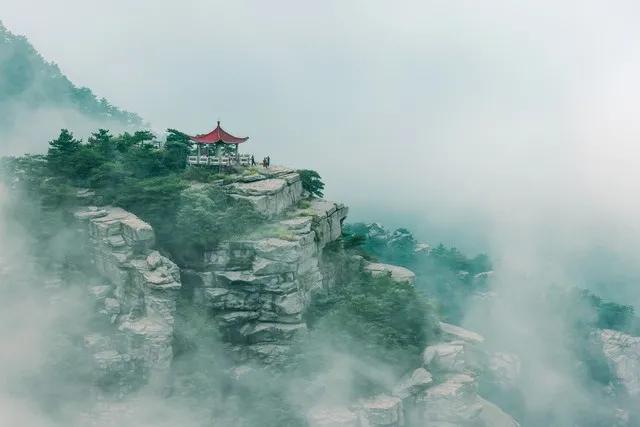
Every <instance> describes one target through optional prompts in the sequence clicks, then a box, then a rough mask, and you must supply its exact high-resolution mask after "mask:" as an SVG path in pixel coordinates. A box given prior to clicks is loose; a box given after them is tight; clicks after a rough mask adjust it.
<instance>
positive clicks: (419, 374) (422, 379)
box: [393, 368, 433, 399]
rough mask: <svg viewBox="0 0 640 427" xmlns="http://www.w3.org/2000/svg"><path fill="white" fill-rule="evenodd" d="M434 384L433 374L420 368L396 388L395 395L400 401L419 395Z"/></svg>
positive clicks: (394, 389)
mask: <svg viewBox="0 0 640 427" xmlns="http://www.w3.org/2000/svg"><path fill="white" fill-rule="evenodd" d="M431 383H433V377H432V376H431V373H429V371H427V370H426V369H424V368H418V369H416V370H415V371H413V372H412V373H411V375H409V376H407V377H405V378H403V379H402V380H401V381H400V382H399V383H398V384H397V385H396V386H395V387H394V388H393V395H394V396H397V397H399V398H400V399H406V398H407V397H409V396H411V395H413V394H417V393H419V392H420V391H422V390H424V389H425V388H427V387H428V386H429V385H431Z"/></svg>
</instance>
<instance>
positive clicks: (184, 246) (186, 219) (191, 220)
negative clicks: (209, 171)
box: [175, 187, 263, 254]
mask: <svg viewBox="0 0 640 427" xmlns="http://www.w3.org/2000/svg"><path fill="white" fill-rule="evenodd" d="M262 220H263V218H262V217H261V216H260V215H259V214H258V213H257V212H256V210H255V209H254V208H253V205H252V204H251V202H249V201H247V200H237V199H234V198H233V197H231V196H229V195H228V194H226V193H225V192H223V191H222V190H220V189H218V188H214V187H207V188H203V189H189V190H186V191H184V192H183V193H182V194H181V195H180V197H179V208H178V210H177V213H176V230H175V231H176V233H177V236H180V237H179V239H180V241H179V242H177V245H178V246H179V247H180V251H178V252H179V253H183V254H198V253H200V252H202V251H203V250H204V249H206V248H212V247H215V246H216V245H217V244H218V243H219V242H220V241H221V240H225V239H229V238H230V237H231V236H233V235H236V234H242V233H245V232H247V231H249V230H250V229H252V228H255V227H256V226H257V225H258V224H259V223H260V222H262Z"/></svg>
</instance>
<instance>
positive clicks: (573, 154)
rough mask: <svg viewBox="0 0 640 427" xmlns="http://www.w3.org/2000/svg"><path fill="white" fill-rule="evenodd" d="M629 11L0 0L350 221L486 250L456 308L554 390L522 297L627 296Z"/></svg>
mask: <svg viewBox="0 0 640 427" xmlns="http://www.w3.org/2000/svg"><path fill="white" fill-rule="evenodd" d="M34 7H35V8H37V10H38V13H37V14H34V13H32V12H33V9H34ZM639 12H640V4H638V3H637V2H633V1H622V0H617V1H609V2H603V1H580V2H578V1H565V2H561V3H558V2H552V1H548V0H540V1H536V2H526V3H524V2H518V1H500V0H489V1H484V2H476V1H461V0H454V1H450V0H449V1H444V0H443V1H435V0H430V1H422V2H418V1H415V2H413V1H402V2H394V3H390V2H381V1H366V2H365V1H353V2H342V1H327V2H321V3H314V4H311V3H308V2H296V1H292V0H291V1H290V0H285V1H277V2H258V1H241V2H233V3H231V2H222V1H205V0H201V1H195V0H190V1H183V2H180V3H175V4H174V3H169V2H158V1H152V0H139V1H136V2H135V3H134V2H130V1H126V0H113V1H110V2H94V1H81V0H64V1H58V2H44V1H40V2H36V4H35V5H34V2H18V1H14V0H8V1H7V0H5V2H4V3H3V5H2V8H1V10H0V19H2V20H3V22H4V23H5V25H6V26H7V27H8V28H9V29H10V30H11V31H13V32H15V33H18V34H24V35H26V36H27V37H28V38H29V39H30V41H31V42H32V43H33V44H34V46H35V47H36V49H38V50H39V51H40V52H41V53H42V54H43V55H44V56H45V58H47V59H50V60H53V61H55V62H57V63H58V64H59V65H60V67H61V69H62V70H63V72H64V73H65V74H66V75H67V76H69V78H70V79H71V80H72V81H74V82H75V83H76V84H79V85H84V86H88V87H90V88H91V89H92V90H94V92H96V93H97V95H98V96H105V97H107V98H108V99H109V100H110V101H111V102H112V103H113V104H115V105H118V106H119V107H121V108H124V109H127V110H130V111H134V112H137V113H138V114H140V115H141V116H143V118H144V119H145V120H148V121H149V122H150V123H151V127H152V129H154V130H156V131H157V132H160V131H161V130H163V129H165V128H167V127H171V128H177V129H180V130H183V131H185V132H187V133H201V132H206V131H208V130H210V129H211V128H212V127H213V126H214V125H215V122H216V120H221V121H222V124H223V126H224V127H225V128H226V129H227V130H228V131H229V132H231V133H234V134H237V135H239V136H245V135H248V136H250V137H251V139H250V140H249V143H248V144H247V148H246V150H250V151H252V152H255V153H256V157H260V156H264V155H270V156H271V157H272V159H273V161H274V162H275V163H277V164H286V165H290V166H294V167H300V168H303V167H304V168H311V169H315V170H318V171H319V172H320V173H321V175H322V176H323V178H324V180H325V182H326V185H327V191H326V195H327V196H328V197H329V198H332V199H335V200H340V201H343V202H345V203H346V204H348V205H350V206H351V208H352V210H351V215H350V219H351V220H365V221H374V220H375V221H381V222H385V223H387V224H388V225H391V226H404V227H408V228H410V229H412V230H413V231H414V232H415V234H416V235H417V237H419V238H420V239H421V240H424V241H427V242H429V243H432V244H435V243H438V242H440V241H444V242H445V243H447V244H451V245H455V246H458V247H460V248H461V249H463V250H465V251H467V252H469V253H471V254H474V253H476V252H480V251H482V252H487V253H489V254H490V255H491V257H492V258H493V259H494V260H495V264H496V273H497V274H496V275H497V277H498V280H497V282H496V284H495V290H496V291H497V292H498V293H499V294H500V295H501V299H500V300H498V303H496V306H495V307H494V308H495V312H494V316H493V317H492V318H490V319H487V318H484V317H482V316H481V315H479V314H478V313H477V312H476V309H477V307H470V309H469V313H470V314H469V316H468V318H467V319H466V322H465V325H466V326H468V327H470V328H472V329H473V328H477V329H481V330H482V331H483V332H484V333H486V334H489V339H490V340H491V341H492V342H494V343H496V345H498V346H500V345H507V346H511V347H513V348H516V349H518V350H520V351H523V349H528V350H531V352H530V357H529V358H528V359H527V361H528V362H532V363H534V366H532V367H531V370H532V372H543V373H544V374H545V375H546V376H545V379H546V380H548V381H549V382H543V383H542V384H540V383H536V384H533V383H532V384H528V386H530V387H529V388H528V389H527V390H528V391H529V397H530V399H531V404H532V405H533V406H536V405H537V406H538V407H551V406H553V405H556V404H557V400H556V401H554V400H555V399H559V395H556V394H549V393H548V390H549V389H554V390H556V391H558V392H559V393H566V394H568V395H570V396H573V397H575V399H576V400H580V399H583V398H584V399H588V398H589V396H590V395H589V391H588V390H582V389H580V388H579V387H580V386H579V385H578V384H575V383H574V382H573V379H572V378H569V377H567V375H566V373H565V371H564V370H563V368H565V367H567V365H568V364H570V362H566V363H565V361H557V360H554V361H553V363H551V362H549V358H550V357H551V356H550V353H549V352H548V351H547V349H549V348H550V347H554V346H562V345H563V342H562V339H563V338H562V335H561V333H560V332H558V333H557V334H551V335H550V334H549V331H553V327H554V324H553V315H552V313H547V312H545V311H544V310H545V309H546V308H544V307H540V306H538V305H536V304H535V303H532V302H531V300H528V299H527V296H529V295H537V294H539V292H541V291H543V290H544V289H546V287H547V286H548V285H551V284H572V285H579V286H585V287H590V288H592V289H595V290H596V291H597V292H598V293H599V294H600V295H602V296H603V297H606V298H610V299H613V300H616V301H619V302H622V303H625V304H630V305H634V306H635V307H636V309H638V308H640V287H638V286H637V282H638V279H640V268H639V267H638V266H639V265H640V262H639V261H640V259H639V255H638V254H640V222H639V221H638V218H639V217H640V201H639V199H638V197H637V194H639V191H640V172H638V170H639V169H638V167H637V165H638V162H639V160H640V159H639V158H640V150H639V149H638V147H637V142H638V141H639V140H640V124H639V123H640V121H639V120H638V118H637V115H638V111H640V108H639V107H640V105H638V100H639V99H640V80H639V79H638V76H639V75H640V51H639V50H638V49H637V42H638V40H639V39H640V27H639V26H638V25H637V16H638V13H639ZM0 102H1V100H0ZM31 125H34V124H33V123H32V124H31ZM35 125H36V126H37V123H36V124H35ZM51 136H53V135H51ZM41 144H42V145H41V146H40V149H41V150H43V149H45V147H46V138H43V139H42V141H41ZM33 147H36V146H35V145H34V146H33ZM13 149H15V147H13ZM7 150H8V149H7V147H0V154H3V152H4V154H6V153H7V152H8V151H7ZM0 194H1V193H0ZM0 225H1V223H0ZM3 233H4V230H3ZM3 236H4V234H3ZM16 241H19V239H18V240H16ZM6 242H7V240H6V239H3V243H5V244H3V245H0V251H1V250H6V247H5V246H6ZM7 247H13V243H12V244H11V246H7ZM0 255H1V252H0ZM541 318H548V319H551V320H549V322H551V323H549V324H547V323H544V324H538V323H537V322H538V321H539V320H540V319H541ZM505 319H508V322H505ZM522 331H527V334H524V335H523V334H522ZM0 333H1V332H0ZM3 339H4V336H3ZM534 350H535V351H534ZM525 352H526V351H525ZM3 404H4V402H3ZM574 409H575V407H573V406H567V407H564V408H562V410H561V411H559V412H561V414H560V415H559V418H558V420H559V422H560V424H558V425H570V424H569V423H571V422H573V421H575V420H574V418H573V415H575V414H574V413H573V412H572V411H573V410H574ZM1 412H3V411H2V408H1V407H0V413H1ZM0 420H1V418H0ZM15 423H17V422H15V421H14V424H15ZM18 424H19V423H18Z"/></svg>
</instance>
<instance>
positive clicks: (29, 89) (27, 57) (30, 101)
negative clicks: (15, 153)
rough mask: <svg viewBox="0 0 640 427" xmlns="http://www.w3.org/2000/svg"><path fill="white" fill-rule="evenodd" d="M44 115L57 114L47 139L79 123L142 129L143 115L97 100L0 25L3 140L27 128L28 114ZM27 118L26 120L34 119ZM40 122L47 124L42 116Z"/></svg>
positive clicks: (23, 39) (49, 123)
mask: <svg viewBox="0 0 640 427" xmlns="http://www.w3.org/2000/svg"><path fill="white" fill-rule="evenodd" d="M41 111H49V112H51V111H54V112H56V113H58V114H56V116H55V119H52V120H46V122H47V123H46V126H47V135H49V132H50V131H52V130H53V128H55V127H58V130H59V128H60V127H63V126H72V125H73V124H75V123H78V122H81V123H83V124H85V125H86V127H91V126H96V125H97V126H100V125H102V124H104V126H105V127H106V126H109V127H114V128H140V127H142V126H143V121H142V119H141V117H140V116H139V115H137V114H135V113H132V112H128V111H125V110H122V109H120V108H118V107H116V106H114V105H112V104H111V103H109V101H107V100H106V99H105V98H100V99H99V98H98V97H96V95H95V94H94V93H93V92H92V91H91V90H90V89H88V88H86V87H78V86H76V85H74V84H73V82H71V81H70V80H69V79H68V78H67V77H66V76H65V75H64V74H63V73H62V71H61V70H60V68H59V67H58V66H57V65H56V64H55V63H53V62H48V61H47V60H46V59H44V58H43V57H42V55H40V54H39V53H38V51H37V50H36V49H35V48H34V47H33V46H32V45H31V43H29V41H28V40H27V38H26V37H24V36H19V35H15V34H13V33H11V32H10V31H9V30H8V29H7V28H6V27H5V26H4V25H3V24H2V22H0V136H3V134H4V135H5V136H6V135H10V134H11V132H12V131H15V129H16V128H17V127H20V126H23V124H24V121H25V115H24V114H25V113H28V114H31V113H34V112H41ZM59 112H64V113H59ZM28 114H27V116H26V117H27V118H30V116H29V115H28ZM71 117H73V118H71ZM85 119H86V120H85ZM38 120H39V121H40V122H44V120H42V118H41V117H40V116H39V117H38ZM79 127H83V126H82V125H81V126H79ZM22 139H24V138H22Z"/></svg>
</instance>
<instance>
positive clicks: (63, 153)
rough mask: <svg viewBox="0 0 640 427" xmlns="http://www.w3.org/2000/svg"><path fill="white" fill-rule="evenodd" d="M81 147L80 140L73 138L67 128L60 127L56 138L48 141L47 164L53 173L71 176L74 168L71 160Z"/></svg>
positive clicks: (73, 173)
mask: <svg viewBox="0 0 640 427" xmlns="http://www.w3.org/2000/svg"><path fill="white" fill-rule="evenodd" d="M81 149H82V146H81V141H80V140H78V139H75V138H74V137H73V133H71V132H69V131H68V130H67V129H62V130H61V131H60V135H59V136H58V138H56V139H54V140H52V141H49V152H48V153H47V158H46V160H47V166H48V167H49V169H50V170H51V172H52V173H53V174H57V175H61V176H63V177H66V178H73V177H74V175H75V168H76V165H74V164H73V160H75V157H76V156H77V154H78V152H79V151H80V150H81Z"/></svg>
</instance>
